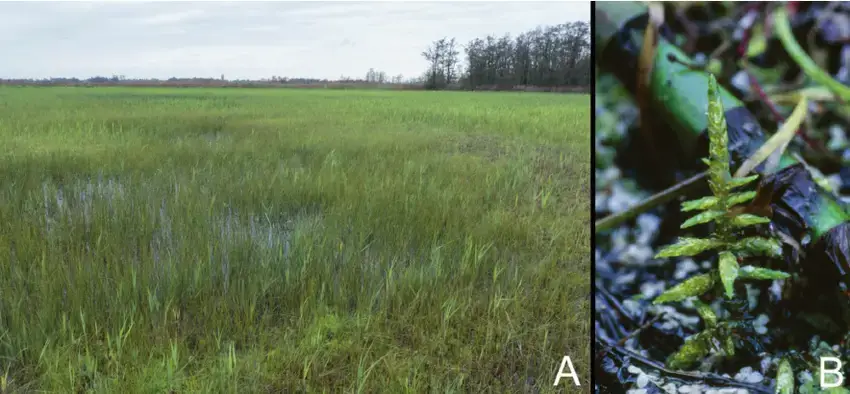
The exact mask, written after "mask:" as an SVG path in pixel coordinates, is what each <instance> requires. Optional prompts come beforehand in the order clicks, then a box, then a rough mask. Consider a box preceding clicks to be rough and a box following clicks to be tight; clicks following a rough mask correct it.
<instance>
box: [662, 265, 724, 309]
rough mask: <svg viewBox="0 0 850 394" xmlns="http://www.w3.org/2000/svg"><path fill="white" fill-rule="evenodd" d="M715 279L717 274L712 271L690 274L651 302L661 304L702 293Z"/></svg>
mask: <svg viewBox="0 0 850 394" xmlns="http://www.w3.org/2000/svg"><path fill="white" fill-rule="evenodd" d="M716 281H717V275H715V274H714V273H713V272H710V273H706V274H701V275H696V276H692V277H690V278H688V279H686V280H685V281H684V282H682V283H679V284H678V285H676V286H673V287H672V288H670V289H668V290H667V291H665V292H664V293H662V294H661V295H659V296H658V297H656V298H655V301H653V302H652V303H653V304H661V303H664V302H675V301H681V300H684V299H686V298H688V297H697V296H700V295H703V294H705V293H706V292H707V291H709V290H711V288H712V286H714V284H715V283H716Z"/></svg>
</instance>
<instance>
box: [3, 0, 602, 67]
mask: <svg viewBox="0 0 850 394" xmlns="http://www.w3.org/2000/svg"><path fill="white" fill-rule="evenodd" d="M589 19H590V3H589V2H585V3H570V2H540V3H535V2H516V3H506V2H487V3H485V2H466V3H447V2H434V3H424V2H369V3H366V2H192V3H187V2H153V3H137V2H97V3H94V2H27V3H22V2H17V3H15V2H0V53H2V54H3V55H4V56H3V61H2V62H0V78H44V77H58V76H66V77H72V76H73V77H83V78H85V77H90V76H94V75H106V76H109V75H112V74H124V75H126V76H128V77H142V78H151V77H154V78H168V77H172V76H202V77H218V76H220V75H221V74H224V75H225V76H226V77H228V78H252V79H253V78H268V77H270V76H272V75H281V76H288V77H316V78H337V77H339V76H340V75H347V76H355V77H357V76H363V75H365V73H366V71H367V70H368V69H369V68H371V67H374V68H376V69H378V70H382V71H385V72H387V73H388V74H389V75H396V74H404V75H406V76H414V75H419V74H420V73H421V72H422V71H423V70H424V69H425V61H424V60H423V59H422V57H421V55H420V54H421V52H422V51H423V50H424V49H425V48H426V47H427V46H428V45H429V44H430V43H431V42H432V41H434V40H436V39H439V38H442V37H444V36H448V37H456V38H457V40H458V42H459V43H466V42H468V41H469V40H471V39H473V38H476V37H484V36H486V35H487V34H495V35H502V34H504V33H511V34H517V33H521V32H524V31H527V30H530V29H533V28H534V27H536V26H538V25H554V24H558V23H564V22H569V21H577V20H584V21H589Z"/></svg>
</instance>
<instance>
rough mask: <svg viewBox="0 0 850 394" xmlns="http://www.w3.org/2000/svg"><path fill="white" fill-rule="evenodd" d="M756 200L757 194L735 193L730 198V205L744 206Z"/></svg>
mask: <svg viewBox="0 0 850 394" xmlns="http://www.w3.org/2000/svg"><path fill="white" fill-rule="evenodd" d="M754 198H756V192H743V193H735V194H732V195H730V196H729V205H730V206H732V205H738V204H743V203H745V202H747V201H750V200H752V199H754Z"/></svg>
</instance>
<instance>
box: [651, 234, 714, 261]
mask: <svg viewBox="0 0 850 394" xmlns="http://www.w3.org/2000/svg"><path fill="white" fill-rule="evenodd" d="M723 245H724V243H723V242H722V241H720V240H716V239H702V238H690V237H681V238H679V240H678V242H676V243H675V244H672V245H668V246H665V247H664V249H661V250H660V251H659V252H658V254H656V255H655V258H657V259H658V258H662V257H677V256H694V255H697V254H700V253H702V252H705V251H706V250H710V249H714V248H718V247H721V246H723Z"/></svg>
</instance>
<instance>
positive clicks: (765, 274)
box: [738, 265, 791, 280]
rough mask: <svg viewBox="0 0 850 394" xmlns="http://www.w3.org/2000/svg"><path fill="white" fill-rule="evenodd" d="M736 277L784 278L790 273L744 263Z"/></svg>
mask: <svg viewBox="0 0 850 394" xmlns="http://www.w3.org/2000/svg"><path fill="white" fill-rule="evenodd" d="M738 277H739V278H741V279H758V280H776V279H786V278H789V277H791V275H790V274H788V273H786V272H782V271H776V270H772V269H767V268H761V267H754V266H752V265H745V266H743V267H741V268H740V269H739V270H738Z"/></svg>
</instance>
